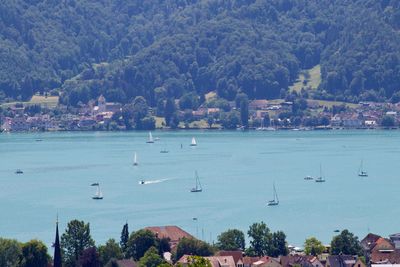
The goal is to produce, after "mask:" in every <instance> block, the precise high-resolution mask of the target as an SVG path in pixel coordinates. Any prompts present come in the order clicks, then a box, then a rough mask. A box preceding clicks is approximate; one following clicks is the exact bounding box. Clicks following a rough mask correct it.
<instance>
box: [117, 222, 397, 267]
mask: <svg viewBox="0 0 400 267" xmlns="http://www.w3.org/2000/svg"><path fill="white" fill-rule="evenodd" d="M144 230H146V231H150V232H151V233H153V234H154V235H155V236H156V237H158V238H164V239H167V240H169V245H170V248H171V252H173V251H176V249H177V246H178V245H179V242H180V241H182V240H185V239H195V237H194V236H192V235H191V234H189V233H188V232H186V231H184V230H183V229H181V228H180V227H178V226H157V227H146V228H144ZM358 245H360V246H361V253H360V254H361V255H346V254H342V253H339V255H333V253H332V252H331V247H330V245H324V251H323V252H322V253H320V254H315V253H314V252H313V251H311V253H310V252H308V253H306V252H305V251H304V249H303V248H300V247H294V246H290V245H289V246H288V252H289V253H288V255H285V256H282V255H280V256H277V257H272V256H267V255H266V256H247V255H245V252H244V251H240V250H230V251H227V250H219V251H217V252H216V253H215V255H214V256H206V257H201V258H204V259H206V260H207V261H209V263H210V266H211V267H399V266H400V234H393V235H390V236H389V237H388V238H385V237H381V236H379V235H376V234H372V233H369V234H368V235H367V236H366V237H364V238H363V239H362V240H361V241H360V242H359V244H358ZM171 252H170V251H168V252H164V253H163V258H164V259H163V260H164V261H165V262H167V263H168V264H171V265H175V266H183V267H187V266H203V265H191V264H193V256H198V255H194V254H190V255H189V254H185V255H183V256H181V257H180V258H179V259H178V260H177V261H176V262H174V261H173V260H172V258H171V257H172V254H171ZM199 257H200V256H199ZM115 264H116V265H115V266H119V267H136V266H139V265H138V263H137V262H135V261H133V260H132V259H123V260H115ZM204 266H207V265H204Z"/></svg>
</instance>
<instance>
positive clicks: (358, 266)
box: [325, 255, 366, 267]
mask: <svg viewBox="0 0 400 267" xmlns="http://www.w3.org/2000/svg"><path fill="white" fill-rule="evenodd" d="M325 267H366V265H365V264H364V263H363V262H362V261H361V260H359V259H358V258H357V257H355V256H351V255H332V256H328V258H327V260H326V265H325Z"/></svg>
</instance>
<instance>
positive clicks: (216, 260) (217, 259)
mask: <svg viewBox="0 0 400 267" xmlns="http://www.w3.org/2000/svg"><path fill="white" fill-rule="evenodd" d="M189 256H190V255H183V256H182V257H181V258H180V259H179V260H178V263H181V264H187V263H188V257H189ZM204 258H205V259H207V260H209V261H210V263H211V266H212V267H220V266H229V267H235V266H236V264H235V261H234V259H233V257H232V256H211V257H204Z"/></svg>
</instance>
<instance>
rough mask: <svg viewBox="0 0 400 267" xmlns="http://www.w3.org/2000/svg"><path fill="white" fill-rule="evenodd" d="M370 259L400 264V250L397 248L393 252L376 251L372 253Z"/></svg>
mask: <svg viewBox="0 0 400 267" xmlns="http://www.w3.org/2000/svg"><path fill="white" fill-rule="evenodd" d="M370 260H371V262H372V263H391V264H400V250H398V249H396V250H393V251H392V252H379V251H374V252H372V253H371V256H370Z"/></svg>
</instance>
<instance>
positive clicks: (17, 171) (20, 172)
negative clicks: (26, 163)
mask: <svg viewBox="0 0 400 267" xmlns="http://www.w3.org/2000/svg"><path fill="white" fill-rule="evenodd" d="M23 173H24V172H23V171H22V170H20V169H18V170H16V171H15V174H23Z"/></svg>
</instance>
